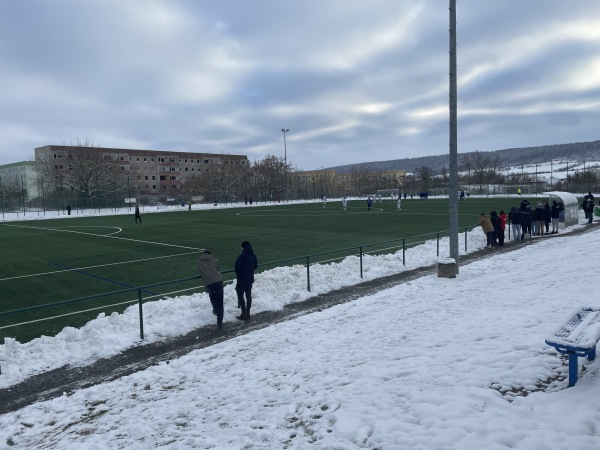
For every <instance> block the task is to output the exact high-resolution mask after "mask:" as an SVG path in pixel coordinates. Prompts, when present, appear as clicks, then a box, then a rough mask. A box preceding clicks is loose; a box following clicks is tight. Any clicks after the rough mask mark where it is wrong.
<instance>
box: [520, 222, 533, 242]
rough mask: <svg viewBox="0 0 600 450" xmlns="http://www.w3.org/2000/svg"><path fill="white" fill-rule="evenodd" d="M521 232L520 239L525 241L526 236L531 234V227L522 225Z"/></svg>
mask: <svg viewBox="0 0 600 450" xmlns="http://www.w3.org/2000/svg"><path fill="white" fill-rule="evenodd" d="M521 230H522V231H523V233H521V239H525V235H526V234H531V225H530V224H525V223H522V224H521Z"/></svg>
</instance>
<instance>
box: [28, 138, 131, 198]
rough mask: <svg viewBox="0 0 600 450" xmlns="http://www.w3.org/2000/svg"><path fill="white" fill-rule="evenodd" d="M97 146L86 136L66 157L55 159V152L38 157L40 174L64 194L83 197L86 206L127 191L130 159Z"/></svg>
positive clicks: (45, 182)
mask: <svg viewBox="0 0 600 450" xmlns="http://www.w3.org/2000/svg"><path fill="white" fill-rule="evenodd" d="M94 147H95V146H94V145H93V143H91V142H89V141H88V140H86V141H85V142H83V143H80V142H78V143H77V145H76V146H75V147H74V148H71V149H70V151H69V152H68V153H65V155H66V158H60V159H55V158H53V157H52V155H51V154H45V155H42V156H40V157H39V158H38V159H36V171H37V174H38V178H40V177H41V179H42V180H43V183H44V184H46V185H48V184H49V185H50V187H51V189H53V190H54V191H55V193H56V192H61V193H62V196H63V197H65V196H66V197H67V198H68V197H77V198H79V199H80V200H81V202H82V206H89V204H90V202H92V201H94V200H96V199H98V198H100V197H109V196H114V195H116V194H117V193H123V192H126V191H127V187H128V179H127V173H128V169H127V168H126V165H128V164H129V163H128V162H125V161H116V160H114V159H113V157H112V156H111V155H103V154H101V153H98V152H97V151H96V150H94ZM40 184H41V180H40Z"/></svg>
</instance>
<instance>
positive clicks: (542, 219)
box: [535, 202, 546, 236]
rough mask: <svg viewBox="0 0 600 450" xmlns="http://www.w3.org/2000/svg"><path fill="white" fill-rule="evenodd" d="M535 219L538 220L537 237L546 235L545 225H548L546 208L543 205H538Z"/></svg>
mask: <svg viewBox="0 0 600 450" xmlns="http://www.w3.org/2000/svg"><path fill="white" fill-rule="evenodd" d="M535 217H536V218H537V233H536V234H537V235H539V236H543V235H544V225H545V223H546V208H544V205H542V203H541V202H540V203H538V205H537V208H535Z"/></svg>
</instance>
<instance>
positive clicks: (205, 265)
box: [196, 253, 223, 286]
mask: <svg viewBox="0 0 600 450" xmlns="http://www.w3.org/2000/svg"><path fill="white" fill-rule="evenodd" d="M196 267H197V268H198V272H200V276H201V277H202V282H203V283H204V286H208V285H209V284H213V283H218V282H219V281H223V275H221V271H220V268H219V260H218V259H217V258H215V257H214V256H213V255H211V254H209V253H202V254H201V255H200V256H199V257H198V259H197V260H196Z"/></svg>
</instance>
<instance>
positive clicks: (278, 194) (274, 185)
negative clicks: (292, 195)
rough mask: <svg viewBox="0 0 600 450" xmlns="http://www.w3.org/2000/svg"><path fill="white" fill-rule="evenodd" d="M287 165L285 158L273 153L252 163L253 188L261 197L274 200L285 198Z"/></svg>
mask: <svg viewBox="0 0 600 450" xmlns="http://www.w3.org/2000/svg"><path fill="white" fill-rule="evenodd" d="M286 167H287V166H286V163H285V160H284V159H283V158H280V157H277V156H273V155H267V156H265V157H264V158H263V159H262V160H260V161H255V162H254V164H252V172H253V175H254V177H253V185H254V186H253V188H254V189H255V190H256V192H257V193H258V196H259V198H262V199H263V200H272V201H274V200H278V199H282V198H283V191H284V182H285V176H286V173H287V170H286Z"/></svg>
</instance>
